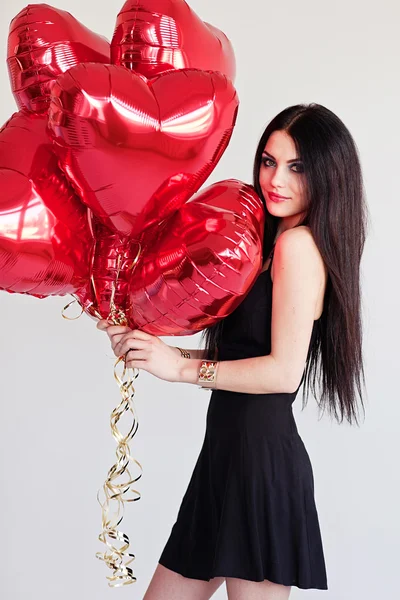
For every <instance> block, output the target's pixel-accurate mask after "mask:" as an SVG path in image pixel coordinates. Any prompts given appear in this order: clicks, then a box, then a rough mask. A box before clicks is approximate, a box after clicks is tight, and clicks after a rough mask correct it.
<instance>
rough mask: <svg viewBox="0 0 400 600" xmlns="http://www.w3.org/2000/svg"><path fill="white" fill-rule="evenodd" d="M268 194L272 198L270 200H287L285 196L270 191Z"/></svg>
mask: <svg viewBox="0 0 400 600" xmlns="http://www.w3.org/2000/svg"><path fill="white" fill-rule="evenodd" d="M268 196H269V197H270V199H271V200H272V202H285V200H289V198H285V196H277V195H276V194H273V193H272V192H268Z"/></svg>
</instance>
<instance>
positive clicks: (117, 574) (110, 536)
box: [96, 356, 143, 587]
mask: <svg viewBox="0 0 400 600" xmlns="http://www.w3.org/2000/svg"><path fill="white" fill-rule="evenodd" d="M121 361H125V357H124V356H121V357H120V358H118V359H117V361H116V363H115V365H114V377H115V379H116V381H117V383H118V385H119V388H120V391H121V395H122V400H121V402H120V404H119V406H117V407H116V408H115V409H114V410H113V412H112V413H111V431H112V435H113V437H114V439H115V441H116V442H117V450H116V455H117V462H116V463H115V464H114V465H113V466H112V467H111V469H110V470H109V472H108V475H107V479H106V481H105V483H104V485H103V491H104V495H105V501H104V502H103V503H102V502H101V501H100V499H99V495H97V499H98V501H99V504H100V505H101V507H102V526H103V531H102V533H101V534H100V535H99V540H100V541H101V542H103V543H104V544H106V546H107V547H108V550H109V551H105V552H103V553H101V552H97V553H96V557H97V558H99V559H100V560H103V561H104V562H105V563H106V565H107V566H108V567H109V568H110V569H112V570H113V575H112V576H111V577H107V579H108V580H109V584H108V585H109V586H110V587H121V586H123V585H128V584H131V583H133V582H134V581H136V577H135V576H134V574H133V569H131V568H130V567H128V565H129V564H130V563H131V562H132V561H133V560H134V559H135V555H134V554H131V553H129V552H128V549H129V537H128V536H127V534H126V533H123V532H122V531H120V530H119V529H118V526H119V525H120V523H121V521H122V519H123V513H124V503H125V502H135V501H136V500H140V497H141V495H140V492H138V491H137V490H130V486H131V485H132V484H133V483H135V482H136V481H138V480H139V479H140V478H141V476H142V472H143V469H142V465H141V464H140V463H139V462H138V461H137V460H136V459H134V458H133V457H132V456H131V454H130V450H129V442H130V441H131V439H132V438H133V436H134V435H135V434H136V431H137V429H138V420H137V418H136V414H135V411H134V406H133V402H132V398H133V396H134V394H135V389H134V387H133V381H134V379H136V378H137V377H138V375H139V371H138V369H133V371H136V373H135V374H134V376H133V378H131V379H128V380H127V381H125V379H124V378H125V372H126V365H125V364H124V370H123V373H122V379H121V378H120V377H119V376H118V374H117V372H116V367H117V365H118V364H119V363H120V362H121ZM127 411H130V412H131V413H132V415H133V423H132V426H131V428H130V430H129V432H128V433H127V434H126V435H123V434H122V433H121V431H120V430H119V429H118V427H117V425H118V422H119V420H120V419H121V417H122V416H123V415H124V414H125V413H126V412H127ZM130 461H133V462H135V463H136V464H137V465H138V466H139V468H140V470H141V473H140V474H139V475H138V477H136V478H135V479H133V478H132V476H131V474H130V471H129V469H128V466H129V462H130ZM123 475H126V476H127V478H128V479H127V481H122V482H121V483H116V480H117V479H118V478H121V477H122V476H123ZM130 491H132V492H133V493H136V494H137V497H136V498H135V497H133V498H126V497H124V496H125V495H126V494H127V493H128V492H130ZM112 501H115V502H117V504H118V508H117V512H116V515H115V516H114V518H110V517H109V514H110V505H111V502H112ZM121 513H122V515H121ZM110 540H117V541H119V542H121V545H120V547H117V546H116V545H115V544H113V543H112V542H111V541H110Z"/></svg>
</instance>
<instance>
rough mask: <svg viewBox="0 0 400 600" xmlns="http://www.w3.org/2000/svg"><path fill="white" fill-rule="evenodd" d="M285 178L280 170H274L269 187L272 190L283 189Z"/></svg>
mask: <svg viewBox="0 0 400 600" xmlns="http://www.w3.org/2000/svg"><path fill="white" fill-rule="evenodd" d="M285 183H286V182H285V177H284V175H283V171H282V170H281V169H279V168H278V169H275V170H274V172H273V175H272V178H271V185H272V187H274V188H282V187H285Z"/></svg>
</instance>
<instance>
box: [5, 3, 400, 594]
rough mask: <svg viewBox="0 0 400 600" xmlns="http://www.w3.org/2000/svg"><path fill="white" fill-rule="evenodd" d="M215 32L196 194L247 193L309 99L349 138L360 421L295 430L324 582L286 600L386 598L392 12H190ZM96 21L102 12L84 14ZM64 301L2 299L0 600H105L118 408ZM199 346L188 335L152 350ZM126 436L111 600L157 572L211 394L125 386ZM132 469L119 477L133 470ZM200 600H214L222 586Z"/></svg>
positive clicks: (393, 246) (90, 342)
mask: <svg viewBox="0 0 400 600" xmlns="http://www.w3.org/2000/svg"><path fill="white" fill-rule="evenodd" d="M25 4H26V3H25V2H23V1H17V0H8V1H7V2H2V3H1V9H0V17H1V18H0V38H1V40H2V48H3V50H2V60H1V62H0V81H1V82H2V90H3V92H2V96H1V100H0V117H1V119H0V121H1V122H2V123H3V122H5V121H6V120H7V119H8V117H9V116H10V114H11V113H12V112H14V111H15V110H16V105H15V103H14V99H13V96H12V94H11V91H10V87H9V82H8V74H7V71H6V65H5V58H6V50H5V49H6V40H7V34H8V24H9V22H10V20H11V18H12V17H13V16H14V15H15V14H16V13H17V12H18V11H19V10H20V9H21V8H23V7H24V6H25ZM53 4H54V5H55V6H58V7H59V8H62V9H66V10H69V11H70V12H72V13H73V14H74V15H75V16H76V17H77V18H78V19H79V20H80V21H82V22H83V23H84V24H86V25H87V26H88V27H90V28H91V29H93V30H94V31H97V32H98V33H101V34H103V35H105V36H106V37H108V38H109V39H110V38H111V36H112V32H113V27H114V22H115V17H116V14H117V12H118V10H119V9H120V8H121V6H122V0H108V2H107V3H102V2H101V3H100V2H95V1H94V0H85V2H82V0H65V1H64V2H54V3H53ZM191 6H192V7H193V8H194V10H196V11H197V13H198V14H199V15H200V16H201V17H202V18H203V19H204V20H206V21H208V22H210V23H213V24H214V25H216V26H217V27H220V28H221V29H223V30H224V31H225V32H226V34H227V35H228V37H229V38H230V39H231V41H232V43H233V45H234V48H235V52H236V59H237V73H238V75H237V80H236V86H237V89H238V92H239V97H240V101H241V107H240V110H239V117H238V122H237V125H236V129H235V132H234V135H233V138H232V140H231V143H230V146H229V148H228V149H227V151H226V153H225V155H224V157H223V158H222V160H221V162H220V164H219V165H218V167H217V168H216V170H215V171H214V173H213V175H212V177H210V179H209V180H208V181H207V185H208V184H210V183H212V182H214V181H218V180H221V179H224V178H228V177H235V178H238V179H242V180H245V181H251V172H252V161H253V155H254V151H255V148H256V144H257V142H258V138H259V136H260V135H261V133H262V131H263V128H264V126H265V125H266V123H267V122H268V121H269V120H270V119H271V118H272V117H273V116H275V114H277V113H278V112H279V111H280V110H282V109H283V108H285V107H286V106H289V105H291V104H296V103H298V102H318V103H321V104H323V105H325V106H327V107H328V108H330V109H331V110H333V111H334V112H335V113H336V114H337V115H338V116H339V117H340V118H341V119H342V120H343V121H344V123H345V124H346V125H347V126H348V127H349V129H350V131H351V133H352V134H353V136H354V138H355V140H356V143H357V145H358V147H359V150H360V154H361V160H362V165H363V170H364V177H365V184H366V189H367V195H368V203H369V208H370V212H371V219H372V227H371V230H370V234H369V237H368V241H367V244H366V248H365V253H364V257H363V263H362V286H363V306H364V315H363V316H364V328H365V340H364V349H365V359H366V365H365V366H366V374H367V385H368V398H367V399H366V420H365V422H364V423H363V424H362V426H361V428H360V429H357V428H356V427H350V426H347V425H346V424H343V425H341V426H339V425H338V424H335V423H333V422H331V421H330V420H329V417H328V416H327V415H325V416H324V417H323V418H322V419H321V420H320V421H318V419H317V416H318V413H317V408H316V403H315V401H314V400H313V399H312V398H310V400H309V404H308V407H307V408H306V410H305V411H304V412H301V411H300V409H301V392H302V389H301V390H300V391H299V394H298V397H297V399H296V402H295V404H294V411H295V416H296V420H297V424H298V428H299V432H300V434H301V436H302V438H303V440H304V442H305V444H306V447H307V449H308V452H309V454H310V457H311V460H312V464H313V469H314V477H315V494H316V502H317V508H318V512H319V517H320V525H321V530H322V536H323V542H324V548H325V557H326V563H327V571H328V584H329V590H328V591H316V590H310V591H301V590H298V589H297V588H293V591H292V597H293V598H300V597H314V598H331V599H332V600H350V599H351V600H354V599H357V600H358V599H363V600H375V599H376V598H377V597H379V598H393V597H394V596H395V595H396V591H397V588H398V584H397V574H398V559H399V556H400V555H399V545H398V544H399V542H398V540H399V538H400V527H399V523H400V521H399V515H398V506H399V468H398V457H399V435H398V429H399V422H400V403H399V393H398V377H397V376H398V372H399V369H398V363H399V349H398V348H399V334H400V331H399V324H398V317H397V314H398V313H397V311H398V298H399V280H398V272H399V269H398V262H399V233H398V230H399V217H400V210H399V203H398V197H397V186H396V185H395V184H396V183H397V182H398V174H399V151H398V140H399V134H400V131H399V117H398V111H399V104H400V95H399V83H398V59H399V50H400V48H399V36H398V24H399V18H400V9H399V4H398V2H396V1H395V0H391V1H390V0H383V1H382V2H379V3H378V4H376V3H374V2H370V1H368V2H367V1H365V0H350V1H349V0H346V1H343V0H336V2H324V1H322V2H321V0H310V1H305V2H295V1H294V0H288V1H287V2H284V3H272V2H262V1H260V0H249V1H248V2H246V3H243V2H238V1H236V2H232V1H228V0H218V2H216V1H215V0H193V1H192V2H191ZM100 7H101V8H100ZM71 299H72V298H71V297H70V296H67V297H64V298H60V297H58V298H50V299H45V300H38V299H35V298H30V297H28V296H23V295H17V294H15V295H11V294H7V293H5V292H3V293H1V294H0V310H1V343H0V365H1V380H0V396H1V404H0V407H1V415H0V427H1V431H0V455H1V464H0V477H1V494H0V509H1V515H2V521H1V530H2V535H1V544H0V570H1V577H0V595H1V597H2V598H5V599H6V600H22V599H24V600H25V598H28V597H29V598H31V599H32V600H34V599H39V598H40V599H41V600H46V599H49V600H50V599H53V598H54V597H56V598H57V599H58V600H64V599H65V600H66V599H68V600H69V599H70V598H71V596H73V597H79V598H96V599H98V600H100V599H102V598H109V597H111V596H110V590H109V588H108V587H107V581H106V579H105V577H106V575H110V574H111V572H110V571H109V570H108V569H107V568H106V566H105V565H104V564H103V563H102V562H100V561H98V560H97V559H96V558H95V552H97V551H103V550H104V547H103V545H102V544H101V543H100V542H99V541H98V540H97V535H98V534H99V533H100V531H101V509H100V506H99V505H98V503H97V500H96V493H97V490H98V489H99V488H100V487H101V486H102V484H103V481H104V478H105V476H106V473H107V471H108V469H109V467H110V466H111V465H112V464H113V462H114V457H115V454H114V451H115V443H114V440H113V439H112V437H111V434H110V429H109V416H110V413H111V411H112V409H113V408H114V406H115V405H116V404H117V403H118V401H119V392H118V388H117V386H116V383H115V381H114V378H113V363H114V358H113V355H112V353H111V349H110V346H109V342H108V338H107V336H106V334H104V333H103V332H100V331H98V330H96V327H95V322H94V321H92V320H91V319H90V318H89V317H87V316H82V317H81V318H80V319H79V320H77V321H72V322H68V321H65V320H64V319H63V318H62V317H61V310H62V308H63V306H64V305H65V304H67V302H68V301H69V300H71ZM164 339H165V341H167V342H168V343H171V344H174V345H175V344H178V345H180V346H183V347H189V348H190V347H197V345H198V343H199V339H200V336H199V334H198V335H196V336H194V337H193V336H192V337H190V336H188V337H185V338H179V341H178V340H177V339H175V338H164ZM136 390H137V392H136V396H135V399H136V408H137V411H138V416H139V430H138V432H137V434H136V436H135V438H134V441H133V442H132V444H131V449H132V453H133V455H134V457H135V458H136V459H137V460H139V462H140V463H141V464H142V465H143V469H144V474H143V477H142V478H141V479H140V480H139V482H138V483H137V484H136V487H137V489H138V490H140V492H141V494H142V498H141V500H139V502H134V503H130V504H128V505H127V506H126V512H125V518H124V520H123V523H122V529H123V531H125V532H126V533H127V534H128V535H129V536H130V541H131V551H132V552H133V553H134V554H136V557H137V558H136V560H135V561H134V562H133V563H132V565H131V566H133V568H134V570H135V575H136V577H137V578H138V581H137V582H136V583H135V584H133V585H131V586H127V587H126V588H124V590H125V591H120V592H114V593H115V594H119V593H120V594H123V595H124V597H126V598H128V597H129V598H142V597H143V595H144V592H145V589H146V588H147V585H148V583H149V581H150V578H151V576H152V574H153V571H154V569H155V567H156V564H157V560H158V558H159V555H160V553H161V551H162V549H163V547H164V544H165V542H166V539H167V537H168V535H169V533H170V530H171V527H172V525H173V523H174V521H175V518H176V514H177V510H178V508H179V504H180V501H181V499H182V496H183V494H184V492H185V490H186V486H187V484H188V481H189V478H190V475H191V472H192V469H193V467H194V464H195V461H196V459H197V456H198V452H199V450H200V447H201V444H202V441H203V437H204V432H205V416H206V411H207V406H208V400H209V392H204V391H202V390H199V389H198V388H197V386H193V385H183V384H170V383H166V382H164V381H161V380H159V379H156V378H155V377H152V376H149V375H148V374H147V373H146V372H142V373H141V374H140V377H139V379H138V380H137V384H136ZM133 472H134V473H135V471H133ZM215 598H226V592H225V589H224V588H221V589H220V590H219V591H218V592H217V594H216V595H215Z"/></svg>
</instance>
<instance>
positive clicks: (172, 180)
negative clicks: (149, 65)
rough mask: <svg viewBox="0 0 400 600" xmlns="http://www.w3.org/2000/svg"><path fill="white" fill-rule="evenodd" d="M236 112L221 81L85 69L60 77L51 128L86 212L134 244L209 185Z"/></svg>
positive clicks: (199, 75)
mask: <svg viewBox="0 0 400 600" xmlns="http://www.w3.org/2000/svg"><path fill="white" fill-rule="evenodd" d="M237 108H238V98H237V94H236V91H235V88H234V87H233V85H232V83H231V82H230V81H229V80H228V79H227V78H226V77H225V76H224V75H222V74H221V73H216V72H206V71H200V70H197V69H183V70H180V71H168V72H166V73H163V74H161V75H158V76H157V77H156V78H154V79H151V80H147V79H146V78H145V77H143V76H141V75H137V74H136V73H132V72H130V71H128V69H125V68H124V67H118V66H115V65H101V64H94V63H90V64H82V65H78V66H76V67H73V68H72V69H70V70H69V71H68V72H67V73H65V74H64V75H61V76H60V77H58V78H57V80H56V82H55V84H54V86H53V88H52V92H51V102H50V107H49V127H50V130H51V133H52V135H53V139H54V141H55V143H56V146H55V147H56V151H57V152H58V154H59V156H60V159H61V163H62V166H63V169H64V171H65V172H66V173H67V174H68V177H69V178H70V179H71V181H73V183H74V185H75V187H76V189H78V190H79V195H80V197H81V199H82V201H83V202H84V203H85V204H86V206H88V207H89V208H90V209H91V210H92V211H93V213H94V214H95V215H96V217H97V218H98V219H99V221H100V222H101V223H102V224H103V225H105V226H107V227H108V228H110V229H111V230H112V231H113V232H115V233H118V234H120V235H121V236H125V237H130V238H135V239H137V240H140V239H142V236H143V234H144V232H145V231H146V230H149V229H151V228H153V227H154V226H155V225H158V224H159V223H160V221H162V220H164V219H166V218H167V217H169V216H170V215H171V214H172V213H173V212H175V211H176V210H177V209H178V208H179V207H181V206H182V205H183V204H184V203H185V202H186V201H187V200H188V199H189V198H190V197H191V196H192V195H193V194H194V193H195V192H196V191H197V190H198V189H199V188H200V186H201V185H202V184H203V183H204V182H205V181H206V179H207V178H208V176H209V175H210V174H211V172H212V171H213V169H214V168H215V166H216V164H217V163H218V161H219V160H220V158H221V156H222V154H223V153H224V151H225V149H226V147H227V145H228V143H229V140H230V137H231V135H232V131H233V127H234V125H235V120H236V114H237Z"/></svg>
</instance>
